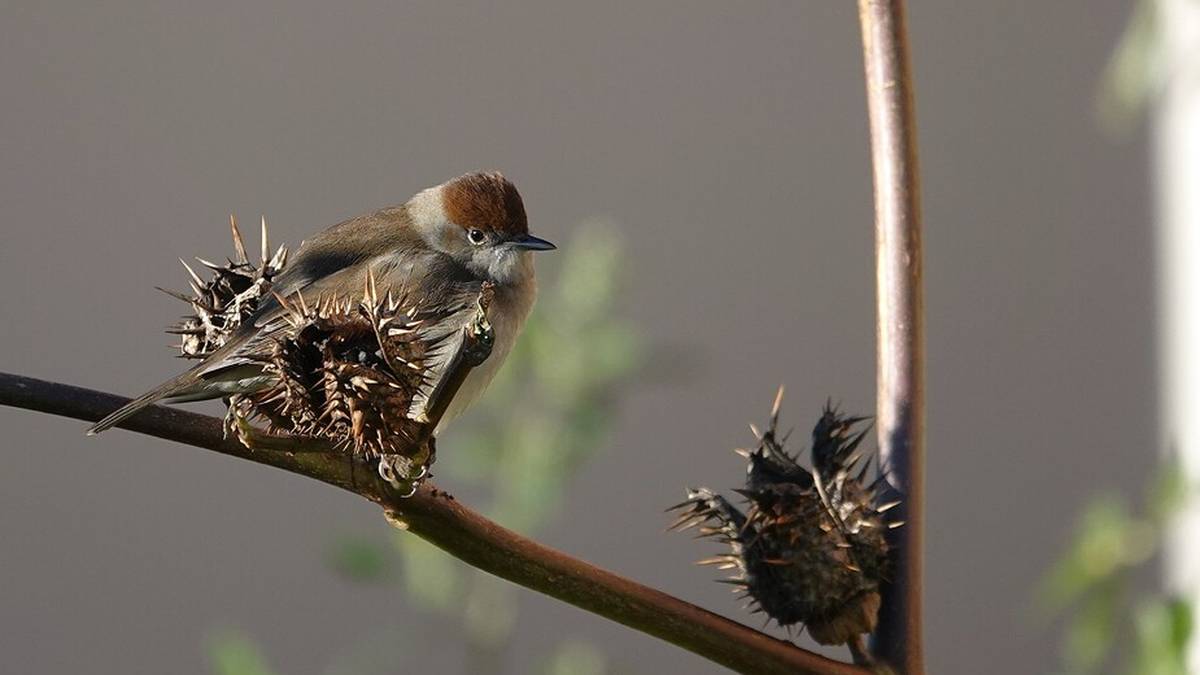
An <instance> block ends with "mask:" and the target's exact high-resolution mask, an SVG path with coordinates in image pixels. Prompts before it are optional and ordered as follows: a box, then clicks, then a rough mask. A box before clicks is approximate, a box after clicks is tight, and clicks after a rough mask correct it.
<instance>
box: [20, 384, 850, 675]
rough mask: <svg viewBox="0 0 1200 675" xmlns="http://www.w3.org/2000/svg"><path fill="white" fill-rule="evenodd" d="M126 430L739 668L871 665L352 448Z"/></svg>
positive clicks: (150, 415)
mask: <svg viewBox="0 0 1200 675" xmlns="http://www.w3.org/2000/svg"><path fill="white" fill-rule="evenodd" d="M127 401H128V399H126V398H123V397H120V396H116V395H113V394H107V393H103V392H98V391H94V390H90V389H82V388H79V387H72V386H69V385H65V384H58V383H54V382H45V381H42V380H37V379H33V378H29V377H22V376H19V375H11V374H7V373H0V405H6V406H12V407H17V408H25V409H28V410H37V411H41V412H45V413H50V414H53V415H61V416H64V417H72V418H75V419H80V420H87V421H95V420H98V419H100V418H101V417H103V416H104V414H105V413H107V412H109V411H111V410H113V409H115V408H117V407H118V406H120V405H123V404H124V403H126V402H127ZM120 426H121V428H124V429H128V430H130V431H136V432H138V433H143V434H148V435H150V436H156V437H158V438H163V439H167V440H171V441H177V442H180V443H184V444H187V445H192V446H196V447H198V448H204V449H207V450H213V451H215V452H219V453H222V454H226V455H230V456H233V457H238V458H241V459H247V460H250V461H252V462H257V463H259V464H266V465H268V466H273V467H276V468H279V469H283V470H285V471H290V472H292V473H296V474H300V475H302V476H307V477H309V478H313V479H315V480H319V481H321V482H324V483H328V484H329V485H334V486H337V487H340V488H342V489H344V490H347V491H350V492H353V493H354V494H357V495H359V496H361V497H363V498H365V499H368V500H370V501H372V502H375V503H376V504H379V505H380V506H381V507H382V508H383V509H384V511H385V515H386V516H387V518H388V521H389V522H391V523H392V524H393V525H395V526H397V527H400V528H402V529H405V530H407V531H409V532H411V533H413V534H416V535H417V536H419V537H421V538H422V539H425V540H426V541H429V542H430V543H432V544H434V545H435V546H437V547H439V548H441V549H442V550H444V551H446V552H447V553H449V554H451V555H453V556H455V557H456V558H459V559H460V560H462V561H464V562H466V563H468V564H470V565H473V566H475V567H477V568H479V569H481V570H484V571H486V572H490V573H491V574H495V575H496V576H498V577H501V578H504V579H507V580H509V581H511V582H513V583H516V584H519V585H521V586H524V587H526V588H529V589H532V590H535V591H538V592H541V593H545V594H546V595H549V596H551V597H554V598H557V599H559V600H562V601H564V602H568V603H570V604H573V605H575V606H576V607H579V608H581V609H584V610H587V611H589V612H592V613H594V614H598V615H600V616H603V617H605V618H608V619H611V620H613V621H617V622H619V623H622V624H624V625H626V626H629V627H630V628H633V629H636V630H639V631H641V632H643V633H646V634H648V635H652V636H654V637H657V638H659V639H662V640H665V641H667V642H670V643H672V644H674V645H677V646H679V647H682V648H684V649H687V650H689V651H692V652H694V653H696V654H699V655H700V656H703V657H704V658H707V659H709V660H711V661H713V662H716V663H719V664H721V665H723V666H726V667H728V668H731V669H733V670H735V671H738V672H742V673H812V674H814V675H815V674H818V673H820V674H829V675H865V674H866V673H869V672H870V671H869V670H866V669H864V668H860V667H858V666H853V665H850V664H846V663H841V662H839V661H834V660H832V659H828V658H825V657H823V656H821V655H819V654H815V653H813V652H810V651H807V650H804V649H801V648H799V647H797V646H795V645H793V644H791V643H789V642H785V641H783V640H779V639H776V638H773V637H771V636H769V635H766V634H764V633H761V632H759V631H756V630H754V629H752V628H749V627H747V626H744V625H742V624H740V623H737V622H734V621H731V620H729V619H726V618H724V617H721V616H718V615H716V614H713V613H712V612H709V611H707V610H704V609H701V608H700V607H696V606H695V605H692V604H690V603H687V602H684V601H682V600H679V599H678V598H675V597H672V596H670V595H667V594H666V593H663V592H661V591H658V590H655V589H653V588H649V587H647V586H643V585H641V584H638V583H636V582H634V581H630V580H629V579H625V578H623V577H621V576H618V575H616V574H613V573H612V572H608V571H606V570H603V569H600V568H598V567H595V566H594V565H591V564H589V563H586V562H584V561H582V560H578V559H576V558H572V557H570V556H568V555H566V554H564V553H561V552H559V551H556V550H554V549H552V548H549V547H546V546H543V545H541V544H539V543H537V542H535V541H532V540H530V539H527V538H525V537H522V536H521V535H519V534H517V533H515V532H513V531H511V530H508V529H506V528H504V527H501V526H500V525H498V524H496V523H494V522H492V521H490V520H488V519H486V518H484V517H483V516H481V515H479V514H478V513H475V512H474V511H472V510H471V509H469V508H467V507H466V506H464V505H462V504H461V503H459V502H458V501H456V500H455V499H453V498H452V497H450V496H449V495H448V494H447V493H445V492H442V491H440V490H438V489H436V488H435V487H433V485H431V484H429V483H426V484H425V485H423V486H422V487H421V488H420V489H419V490H418V491H417V492H416V494H415V495H413V496H412V497H410V498H407V499H403V498H401V497H400V496H399V495H398V494H397V493H396V492H395V491H394V490H393V489H392V488H390V486H388V485H387V483H385V482H383V481H382V480H381V479H380V478H379V477H378V474H377V473H376V472H375V471H373V470H368V469H367V467H365V466H364V465H362V464H360V463H357V460H354V459H352V458H351V457H349V456H348V455H345V454H341V453H336V452H332V451H331V452H328V453H319V452H312V448H311V447H309V448H306V450H308V451H307V452H302V453H288V452H280V451H263V450H257V451H255V450H250V449H248V448H246V447H245V446H243V445H242V444H241V443H239V442H237V441H236V440H232V439H225V438H224V437H223V434H222V422H221V420H218V419H216V418H214V417H208V416H205V415H197V414H195V413H189V412H185V411H182V410H176V409H171V408H164V407H159V406H154V407H150V408H147V409H146V410H144V411H142V412H140V413H138V414H137V415H134V416H133V417H130V418H129V419H128V420H126V421H125V422H124V423H122V424H121V425H120Z"/></svg>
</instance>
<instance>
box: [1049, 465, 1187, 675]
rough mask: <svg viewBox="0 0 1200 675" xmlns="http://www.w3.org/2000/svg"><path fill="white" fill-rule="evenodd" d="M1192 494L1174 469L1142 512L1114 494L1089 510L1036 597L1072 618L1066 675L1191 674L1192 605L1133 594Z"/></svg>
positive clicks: (1160, 479) (1150, 493)
mask: <svg viewBox="0 0 1200 675" xmlns="http://www.w3.org/2000/svg"><path fill="white" fill-rule="evenodd" d="M1187 492H1188V490H1187V487H1186V486H1185V484H1184V481H1183V479H1182V474H1181V473H1180V472H1179V471H1178V469H1177V468H1176V467H1174V466H1173V465H1168V466H1165V467H1164V468H1163V469H1161V470H1160V472H1159V475H1158V476H1157V477H1156V479H1155V481H1154V482H1153V484H1152V485H1151V487H1150V488H1149V489H1148V490H1147V494H1146V497H1145V503H1144V504H1143V505H1142V507H1141V508H1140V509H1139V510H1138V511H1137V512H1135V511H1134V510H1133V509H1131V508H1130V507H1129V506H1127V505H1126V504H1124V503H1123V502H1122V501H1121V500H1119V499H1117V498H1115V497H1111V496H1106V497H1101V498H1099V499H1097V500H1096V501H1094V502H1093V503H1092V504H1090V505H1089V506H1088V507H1087V509H1086V510H1085V511H1084V513H1083V516H1082V518H1081V519H1080V523H1079V525H1078V527H1077V528H1076V532H1075V535H1074V539H1073V541H1072V543H1071V544H1070V546H1069V547H1068V548H1067V551H1066V553H1065V554H1064V555H1063V557H1062V558H1061V559H1059V561H1058V562H1057V563H1056V564H1055V565H1054V567H1053V569H1051V570H1050V572H1049V573H1048V574H1047V575H1046V578H1045V579H1044V580H1043V582H1042V587H1041V590H1040V592H1039V593H1038V598H1039V601H1040V605H1041V606H1042V608H1043V609H1044V610H1046V611H1048V612H1050V613H1053V614H1065V615H1066V616H1067V621H1066V627H1065V633H1064V637H1063V644H1062V658H1063V669H1064V670H1065V672H1067V673H1072V674H1088V673H1098V672H1120V673H1130V674H1131V675H1186V674H1187V668H1186V666H1185V663H1186V656H1187V644H1188V640H1189V639H1190V637H1191V632H1192V608H1191V607H1190V606H1189V605H1188V603H1186V602H1184V601H1182V600H1180V599H1176V598H1170V597H1165V596H1161V595H1156V594H1151V595H1145V596H1141V597H1136V598H1135V597H1131V595H1132V592H1131V590H1130V587H1131V585H1132V584H1133V582H1134V580H1135V577H1136V576H1137V574H1138V573H1139V571H1141V570H1143V569H1144V568H1145V566H1146V565H1147V564H1148V563H1150V561H1151V560H1153V558H1154V556H1155V554H1156V553H1157V552H1158V551H1159V549H1160V546H1161V545H1162V542H1163V539H1164V537H1165V536H1166V534H1167V527H1168V525H1169V524H1170V522H1171V519H1172V516H1173V514H1174V513H1176V511H1177V510H1178V509H1179V507H1180V505H1182V503H1183V501H1184V499H1185V497H1186V496H1187ZM1122 645H1124V646H1126V647H1125V648H1123V649H1120V650H1118V648H1119V647H1121V646H1122ZM1118 661H1119V663H1118Z"/></svg>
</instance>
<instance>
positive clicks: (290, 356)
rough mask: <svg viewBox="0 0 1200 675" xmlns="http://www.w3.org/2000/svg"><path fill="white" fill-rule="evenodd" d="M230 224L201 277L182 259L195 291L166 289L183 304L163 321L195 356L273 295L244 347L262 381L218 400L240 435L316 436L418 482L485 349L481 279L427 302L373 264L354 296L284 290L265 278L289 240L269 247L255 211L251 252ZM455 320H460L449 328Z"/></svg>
mask: <svg viewBox="0 0 1200 675" xmlns="http://www.w3.org/2000/svg"><path fill="white" fill-rule="evenodd" d="M230 226H231V230H232V232H233V243H234V249H235V257H234V258H233V259H229V260H227V261H226V263H225V264H216V263H211V262H208V261H206V260H202V259H199V258H197V260H199V261H200V263H201V264H202V265H203V266H204V267H206V268H208V269H209V270H211V271H212V276H211V277H210V278H209V279H208V280H205V279H203V278H201V277H200V275H199V274H197V273H196V272H195V270H193V268H192V267H191V266H189V265H188V264H187V263H186V262H185V263H184V267H185V268H186V269H187V271H188V275H189V277H190V285H191V287H192V293H193V295H192V296H187V295H185V294H183V293H178V292H175V291H165V292H167V293H168V294H170V295H172V296H173V297H176V298H179V299H181V300H184V301H185V302H187V303H188V304H189V305H191V307H192V312H193V313H192V314H190V315H188V316H185V317H183V318H182V319H181V320H180V322H179V323H177V324H176V325H175V326H173V327H172V328H170V329H169V330H168V332H169V333H172V334H178V335H180V336H181V341H180V352H181V356H183V357H185V358H197V359H202V358H205V357H207V356H209V355H210V354H212V353H213V352H214V351H216V350H217V349H220V348H221V346H222V345H224V344H225V342H226V341H227V340H228V339H229V338H230V336H231V335H233V334H234V332H235V331H236V330H237V329H238V327H239V326H241V325H242V323H243V322H244V321H246V320H247V319H249V317H251V316H252V315H254V313H255V311H256V310H257V309H258V307H259V306H260V305H261V304H262V303H263V301H264V299H265V298H268V297H272V296H273V297H274V298H275V300H276V301H277V302H278V303H279V305H280V306H281V307H282V316H281V317H279V319H278V320H272V321H271V328H269V329H268V330H270V335H269V339H265V340H259V341H256V342H255V344H256V345H257V346H256V347H255V348H254V349H253V350H251V351H250V353H247V354H245V355H244V357H245V358H246V359H247V360H249V361H256V362H258V363H260V364H261V367H262V371H263V373H264V374H266V375H267V376H268V377H267V378H265V380H266V382H267V384H266V385H265V386H264V387H263V388H262V389H260V390H258V391H254V392H251V393H243V394H236V395H233V396H231V397H230V398H229V399H227V401H226V402H227V403H228V404H229V406H230V416H231V420H232V426H233V427H234V428H235V430H236V431H237V432H238V436H239V438H240V439H241V440H242V441H243V443H245V444H246V445H248V446H250V447H282V448H285V449H286V447H287V445H286V444H279V443H277V442H272V441H278V440H280V439H281V438H287V437H305V438H319V439H324V440H327V441H330V442H331V443H332V445H333V447H334V448H335V449H337V450H339V451H343V452H347V453H350V454H353V455H356V456H358V457H361V458H363V459H365V460H368V461H377V462H378V470H379V473H380V475H381V476H382V477H384V478H385V479H386V480H388V481H389V482H391V483H393V485H396V486H398V487H401V486H402V487H405V488H409V489H410V490H409V491H410V492H411V490H415V488H416V486H417V485H418V484H419V483H420V481H421V480H423V479H424V478H425V476H426V475H427V474H428V469H429V467H430V465H432V463H433V461H434V459H435V456H434V450H433V449H434V444H433V430H434V428H435V427H436V426H437V423H438V421H439V420H440V417H441V412H442V411H443V410H444V409H445V405H446V404H447V403H448V402H449V399H450V398H451V397H453V395H454V393H455V390H456V389H457V385H458V384H459V383H461V380H462V378H463V377H465V375H466V371H468V370H469V369H470V368H472V367H474V366H477V365H479V364H480V363H481V362H482V361H483V360H484V359H486V358H487V356H488V355H489V353H490V348H491V343H492V337H493V336H492V332H491V325H490V324H489V323H488V321H487V309H488V306H489V304H490V302H491V300H492V296H493V289H492V287H491V285H490V284H482V285H481V288H480V291H479V294H478V296H477V297H476V298H475V299H474V305H475V307H474V308H472V307H471V306H470V305H471V303H470V301H467V302H464V303H462V304H454V305H447V304H445V303H437V304H435V303H428V302H425V301H424V299H423V298H420V297H417V296H416V294H414V293H412V292H409V291H406V290H403V289H390V288H389V289H379V288H378V287H377V285H376V280H375V278H374V275H371V274H368V275H367V280H366V283H365V285H364V288H363V290H362V294H361V296H358V295H356V296H355V297H333V296H322V297H318V298H315V299H314V298H309V299H306V298H304V296H303V295H301V294H300V293H296V294H294V295H292V296H291V297H288V298H284V297H281V296H279V295H277V294H275V292H274V291H273V290H272V288H271V284H272V280H273V279H274V278H275V277H277V276H278V275H279V274H280V273H281V272H282V271H283V269H284V268H285V266H286V264H287V254H288V251H287V248H286V247H283V246H281V247H279V249H277V250H276V251H275V252H274V253H273V254H271V252H270V249H269V246H268V244H267V229H266V221H265V220H264V221H263V226H262V260H261V262H260V263H254V262H251V261H250V260H249V257H248V256H247V255H246V247H245V243H244V241H243V239H242V235H241V232H240V231H239V230H238V226H237V221H236V220H235V219H233V218H232V217H231V218H230ZM181 262H182V261H181ZM472 309H473V310H474V311H471V310H472ZM464 317H465V319H464ZM447 322H452V323H449V324H448V323H447ZM454 322H456V323H457V325H458V326H461V330H454V329H448V325H450V326H452V325H453V323H454ZM460 336H461V337H460ZM447 350H457V351H456V352H455V353H453V354H447ZM251 421H257V422H260V423H263V424H264V425H265V429H256V428H254V427H253V426H252V425H251Z"/></svg>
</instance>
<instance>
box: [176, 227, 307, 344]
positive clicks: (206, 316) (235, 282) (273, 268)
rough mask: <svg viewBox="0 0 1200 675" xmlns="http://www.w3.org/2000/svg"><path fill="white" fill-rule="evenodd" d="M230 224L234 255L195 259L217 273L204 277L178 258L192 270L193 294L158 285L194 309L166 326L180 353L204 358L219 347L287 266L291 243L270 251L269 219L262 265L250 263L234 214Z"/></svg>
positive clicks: (263, 237)
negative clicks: (215, 259)
mask: <svg viewBox="0 0 1200 675" xmlns="http://www.w3.org/2000/svg"><path fill="white" fill-rule="evenodd" d="M229 228H230V230H231V231H232V233H233V248H234V251H235V257H234V258H227V259H226V261H225V263H224V264H220V265H218V264H217V263H213V262H209V261H207V260H204V259H203V258H196V260H198V261H199V262H200V264H201V265H203V266H205V267H207V268H208V269H209V270H211V271H212V277H211V278H209V279H208V280H207V281H205V280H204V279H201V278H200V275H198V274H196V270H194V269H192V266H191V265H188V264H187V262H185V261H184V260H183V259H182V258H180V260H179V262H180V263H182V264H183V267H184V269H186V270H187V273H188V284H189V285H190V286H191V289H192V295H191V296H188V295H186V294H184V293H179V292H176V291H169V290H167V289H162V288H160V289H159V290H161V291H163V292H164V293H167V294H168V295H170V296H172V297H175V298H179V299H180V300H183V301H184V302H186V303H188V304H189V305H190V306H191V308H192V313H191V314H189V315H187V316H184V317H183V318H182V319H180V320H179V322H178V323H177V324H175V325H174V326H172V327H171V328H170V329H168V330H167V332H168V333H171V334H175V335H179V336H180V342H179V351H180V356H182V357H183V358H188V359H203V358H205V357H207V356H208V355H209V354H211V353H213V352H214V351H216V350H217V349H220V347H221V345H223V344H225V341H226V340H227V339H228V338H229V336H230V335H232V334H233V332H234V331H235V330H237V328H238V326H241V325H242V321H243V320H245V319H246V317H248V316H250V315H251V314H253V313H254V311H255V310H256V309H258V306H259V303H260V302H261V301H262V299H263V298H264V297H267V296H269V295H270V290H271V280H272V279H274V278H275V277H276V276H277V275H278V274H279V273H280V272H281V271H282V270H283V268H284V266H285V265H286V264H287V255H288V250H287V247H286V246H280V247H279V248H278V249H277V250H276V251H275V253H274V254H271V247H270V244H269V243H268V240H267V221H266V219H265V218H264V219H263V221H262V247H261V248H262V260H261V262H259V263H253V262H251V261H250V258H249V256H248V255H247V254H246V243H245V241H244V240H243V239H242V233H241V231H240V230H239V229H238V225H237V219H236V218H234V217H233V216H229Z"/></svg>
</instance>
